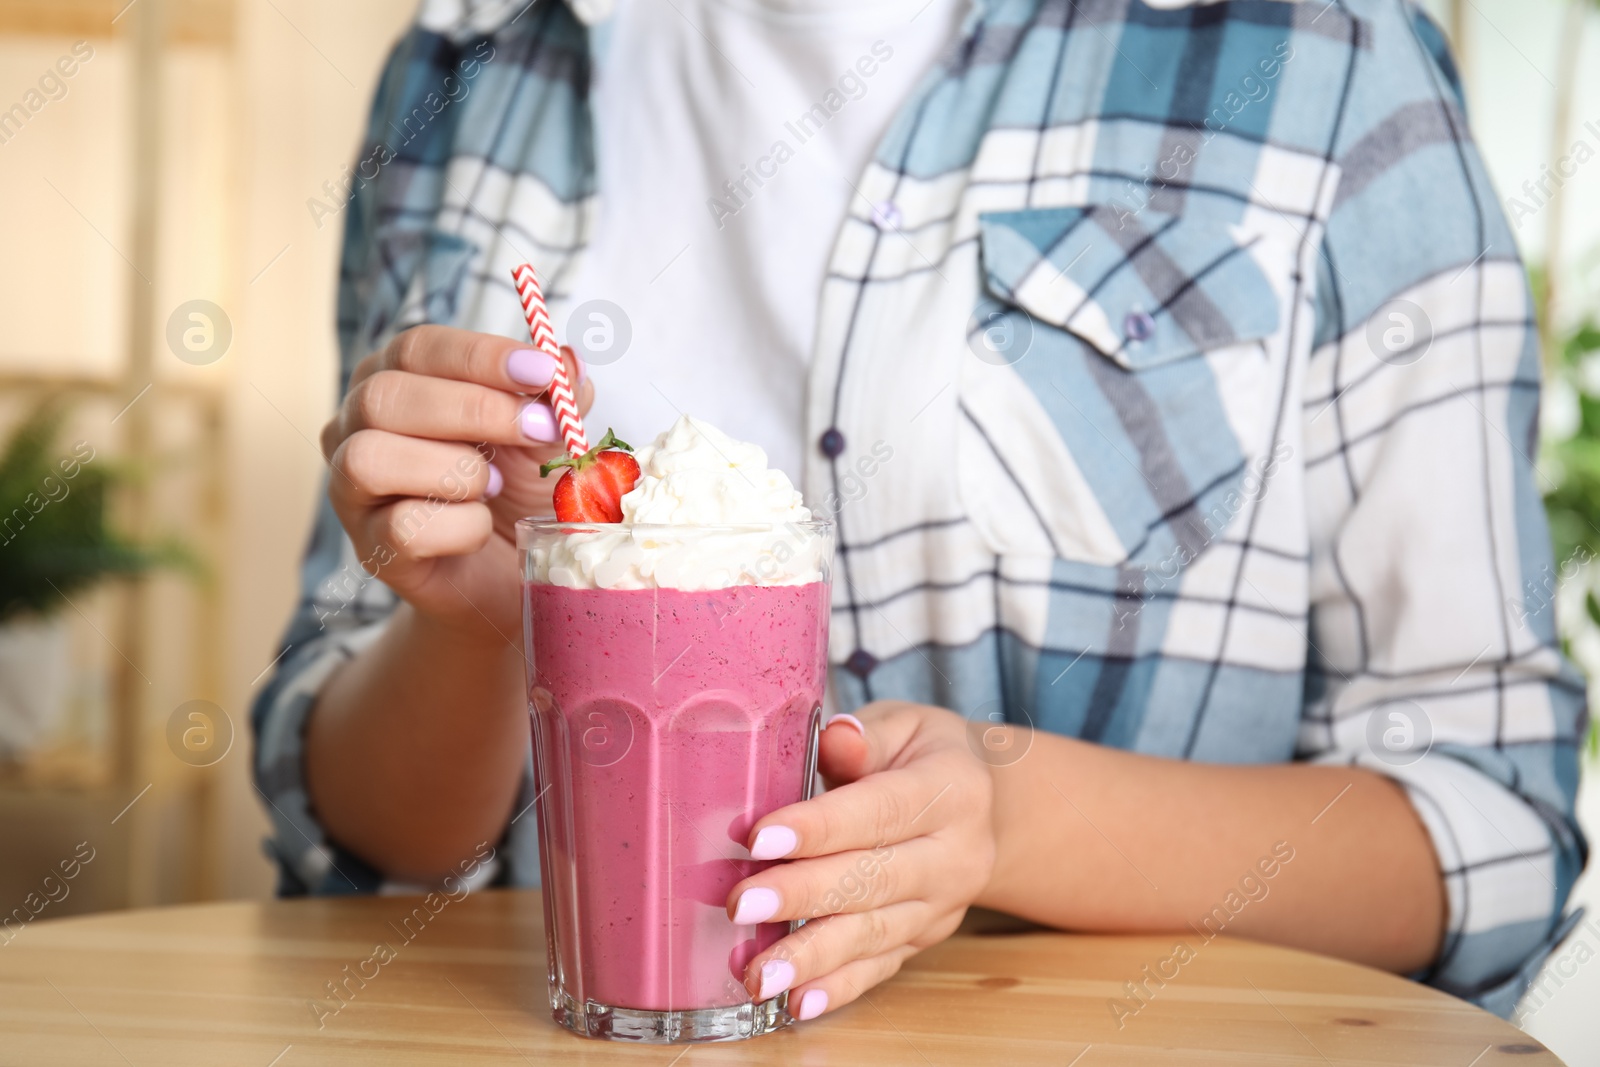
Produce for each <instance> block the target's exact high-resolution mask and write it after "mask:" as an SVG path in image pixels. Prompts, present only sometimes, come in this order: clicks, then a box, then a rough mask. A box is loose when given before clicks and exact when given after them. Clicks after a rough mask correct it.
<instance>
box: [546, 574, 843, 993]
mask: <svg viewBox="0 0 1600 1067" xmlns="http://www.w3.org/2000/svg"><path fill="white" fill-rule="evenodd" d="M526 595H527V597H528V609H529V610H528V613H527V619H528V620H529V622H528V625H529V631H530V632H529V635H528V636H529V639H530V647H531V650H532V664H531V667H532V672H531V673H532V677H533V681H532V684H531V687H530V696H531V701H532V706H533V709H534V715H535V722H534V748H535V753H536V771H537V780H538V781H537V785H538V788H539V790H540V791H541V800H540V802H539V804H540V810H539V815H540V842H541V847H542V850H543V855H542V863H543V869H544V891H545V915H546V920H547V922H549V923H550V924H551V929H552V930H553V931H554V932H555V936H554V937H553V938H552V942H551V946H552V947H551V957H552V958H551V961H550V963H551V968H552V976H553V979H554V983H555V987H556V988H558V989H560V990H562V991H563V992H564V993H565V994H566V995H567V996H570V997H572V998H573V999H574V1000H576V1001H577V1002H578V1003H579V1004H582V1003H583V1002H585V1001H591V1000H592V1001H595V1002H597V1003H600V1004H604V1005H607V1006H610V1007H614V1008H616V1007H621V1008H639V1009H649V1010H655V1011H667V1010H690V1009H699V1008H714V1007H726V1006H733V1005H738V1004H743V1003H746V1002H748V1001H749V999H750V997H749V995H748V994H747V993H746V991H745V988H744V986H743V984H742V983H741V981H740V976H741V975H742V973H743V970H744V965H745V963H746V962H747V961H748V960H749V959H750V958H751V957H752V956H754V955H755V954H756V953H757V952H759V951H760V950H761V949H763V948H765V947H766V946H768V945H770V944H772V943H773V942H774V941H776V940H778V939H779V938H780V937H782V936H783V935H784V934H785V933H786V932H787V931H788V925H787V923H765V924H762V925H759V926H735V925H734V924H733V923H732V922H730V921H729V920H728V917H727V913H726V911H725V902H726V901H727V897H728V893H729V891H730V890H731V889H732V888H733V886H734V884H735V883H736V882H738V881H739V880H740V879H742V878H746V877H748V876H749V875H751V874H753V873H755V872H756V871H758V870H760V869H762V868H763V867H766V866H768V864H766V863H758V862H756V861H753V860H751V859H750V853H749V852H748V850H746V848H745V847H744V842H745V840H746V838H747V836H748V833H749V829H750V827H751V825H752V824H753V823H754V822H755V821H756V820H757V819H758V818H760V817H761V816H762V815H765V814H766V813H767V812H769V811H772V810H773V809H775V808H779V807H782V806H783V805H785V804H792V803H795V802H796V801H798V800H800V799H802V797H803V795H804V792H805V786H806V783H805V777H806V773H805V772H806V759H807V753H808V749H809V746H810V742H811V731H812V718H813V715H814V713H816V711H817V709H819V708H820V706H821V703H822V690H823V684H824V677H825V671H826V647H825V646H826V634H827V626H826V619H827V611H828V593H827V586H826V585H825V584H823V583H821V582H817V583H812V584H809V585H798V586H793V585H791V586H737V587H734V588H731V589H721V590H714V591H709V592H683V591H679V590H670V589H661V590H653V589H646V590H606V589H567V588H563V587H559V586H548V585H535V584H529V585H527V586H526Z"/></svg>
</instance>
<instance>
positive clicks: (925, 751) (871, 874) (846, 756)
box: [728, 702, 995, 1019]
mask: <svg viewBox="0 0 1600 1067" xmlns="http://www.w3.org/2000/svg"><path fill="white" fill-rule="evenodd" d="M855 721H858V722H860V723H861V724H862V725H863V726H864V727H865V729H864V730H863V731H857V730H856V729H855V727H854V725H852V720H851V717H849V716H835V717H834V718H833V719H832V720H830V722H829V724H828V728H827V729H826V730H824V731H823V733H822V743H821V751H820V754H819V764H818V765H819V768H820V769H821V771H822V775H823V777H824V778H825V779H827V780H828V781H829V782H830V784H832V785H834V786H835V788H831V789H830V790H829V791H828V792H826V793H823V794H822V795H821V796H819V797H816V798H815V799H813V800H807V801H802V802H801V803H799V804H792V805H790V806H788V807H785V808H779V809H778V810H777V811H774V812H772V813H771V814H769V815H767V816H766V817H765V818H763V819H761V820H760V821H759V822H757V823H756V824H755V826H754V827H753V828H752V829H751V832H750V838H749V841H748V844H749V847H750V853H751V856H752V857H753V858H755V859H782V860H785V861H790V862H783V863H778V864H775V865H774V866H772V867H769V868H768V869H766V870H764V871H762V872H761V873H759V874H756V875H753V876H752V877H750V878H747V879H745V880H744V881H742V882H740V883H739V884H738V885H736V886H734V888H733V892H732V893H730V894H729V896H728V914H729V915H730V916H731V917H732V918H733V919H734V921H735V922H739V923H756V922H782V921H786V920H792V919H805V920H807V922H806V925H805V926H803V927H801V928H800V929H799V930H796V931H795V932H794V933H792V934H790V935H789V936H787V937H785V938H784V939H783V940H781V941H779V942H778V943H777V944H775V945H773V946H772V947H770V948H768V949H767V950H766V951H765V952H762V953H761V954H760V955H758V956H756V957H755V958H754V959H753V960H752V961H751V962H750V964H749V966H748V967H747V968H746V970H745V985H746V988H748V989H749V990H750V993H751V995H752V996H753V997H755V999H756V1000H757V1001H763V1000H766V999H768V998H769V997H774V996H776V995H778V994H779V993H781V992H783V991H784V990H785V989H788V990H791V991H792V992H791V994H790V997H789V1005H790V1007H789V1010H790V1011H791V1012H792V1013H793V1014H794V1015H795V1016H796V1017H797V1018H800V1019H812V1018H815V1017H816V1016H818V1015H820V1014H822V1013H823V1012H824V1011H829V1010H831V1009H833V1008H838V1007H840V1006H842V1005H844V1004H848V1003H849V1002H850V1001H852V1000H855V999H856V998H857V997H859V996H860V995H861V994H862V993H863V992H864V991H866V990H867V989H869V988H871V987H872V986H874V985H876V984H878V983H879V982H882V981H884V980H885V979H887V978H889V977H891V976H892V975H894V973H895V972H896V971H898V970H899V969H900V965H901V964H902V963H904V962H905V961H906V960H907V959H908V958H910V957H911V956H913V955H915V954H916V953H917V952H919V951H921V950H922V949H925V948H927V947H929V946H930V945H935V944H937V943H938V942H940V941H943V940H944V939H945V938H947V937H949V936H950V935H951V934H952V933H954V932H955V930H956V927H957V926H959V925H960V924H961V919H962V916H964V915H965V914H966V911H967V907H968V905H970V904H971V903H972V902H973V901H974V900H975V899H976V898H977V897H978V895H979V894H980V893H981V892H983V890H984V888H985V887H986V886H987V884H988V881H989V874H990V870H991V868H992V867H993V864H994V854H995V843H994V827H993V824H992V821H991V809H992V803H991V800H992V785H991V781H990V775H989V770H988V766H987V765H986V764H985V763H983V762H982V761H980V760H979V759H978V758H977V756H976V755H975V754H974V753H973V751H972V749H971V748H970V747H969V746H968V742H967V723H966V720H964V719H962V718H961V717H960V716H959V715H956V714H955V713H953V712H950V711H945V710H943V709H942V708H931V707H925V706H922V705H918V704H907V703H901V702H880V703H877V704H873V705H870V706H868V707H866V708H864V709H862V711H861V713H860V718H859V720H855ZM840 783H842V784H840Z"/></svg>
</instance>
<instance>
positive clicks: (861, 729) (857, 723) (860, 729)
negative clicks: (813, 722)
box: [824, 711, 867, 737]
mask: <svg viewBox="0 0 1600 1067" xmlns="http://www.w3.org/2000/svg"><path fill="white" fill-rule="evenodd" d="M836 722H842V723H844V724H845V725H846V726H853V727H855V731H856V733H858V734H860V735H861V736H862V737H866V736H867V727H866V724H865V723H863V722H862V721H861V720H860V719H858V718H856V717H855V716H854V715H851V714H849V713H848V712H843V711H841V712H840V713H839V714H837V715H835V716H834V717H833V718H831V719H829V720H828V726H832V725H833V724H834V723H836ZM826 728H827V727H824V729H826Z"/></svg>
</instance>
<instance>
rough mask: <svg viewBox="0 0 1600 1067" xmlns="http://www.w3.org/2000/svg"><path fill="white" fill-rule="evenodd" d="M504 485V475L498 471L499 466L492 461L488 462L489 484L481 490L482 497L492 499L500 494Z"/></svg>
mask: <svg viewBox="0 0 1600 1067" xmlns="http://www.w3.org/2000/svg"><path fill="white" fill-rule="evenodd" d="M505 487H506V476H505V475H504V474H501V473H500V468H499V467H496V466H495V465H494V464H493V463H491V464H489V486H488V488H486V489H484V491H483V499H485V500H493V499H494V498H495V497H497V496H499V495H500V491H501V490H502V489H504V488H505Z"/></svg>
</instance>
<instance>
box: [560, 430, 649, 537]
mask: <svg viewBox="0 0 1600 1067" xmlns="http://www.w3.org/2000/svg"><path fill="white" fill-rule="evenodd" d="M632 451H633V448H632V446H630V445H629V444H628V443H627V442H626V441H619V440H617V435H616V434H614V433H612V432H611V431H610V430H607V431H606V435H605V436H604V437H603V438H601V439H600V443H599V444H597V445H595V446H594V447H593V448H591V449H589V451H587V452H585V453H584V454H583V455H581V456H562V457H561V458H560V459H553V460H551V461H550V462H549V463H546V464H544V465H543V466H541V467H540V468H539V473H540V474H541V475H543V476H545V477H549V476H550V474H551V472H553V471H554V470H555V469H556V468H557V467H566V468H567V473H565V474H563V475H562V476H561V480H560V481H559V482H557V483H556V488H555V493H554V498H553V499H554V502H555V506H556V519H557V520H558V521H560V522H621V521H622V498H623V496H624V495H625V494H627V493H629V492H631V491H632V489H633V485H634V483H635V482H637V481H638V480H639V461H638V460H636V459H634V458H633V456H631V455H629V453H630V452H632Z"/></svg>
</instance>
